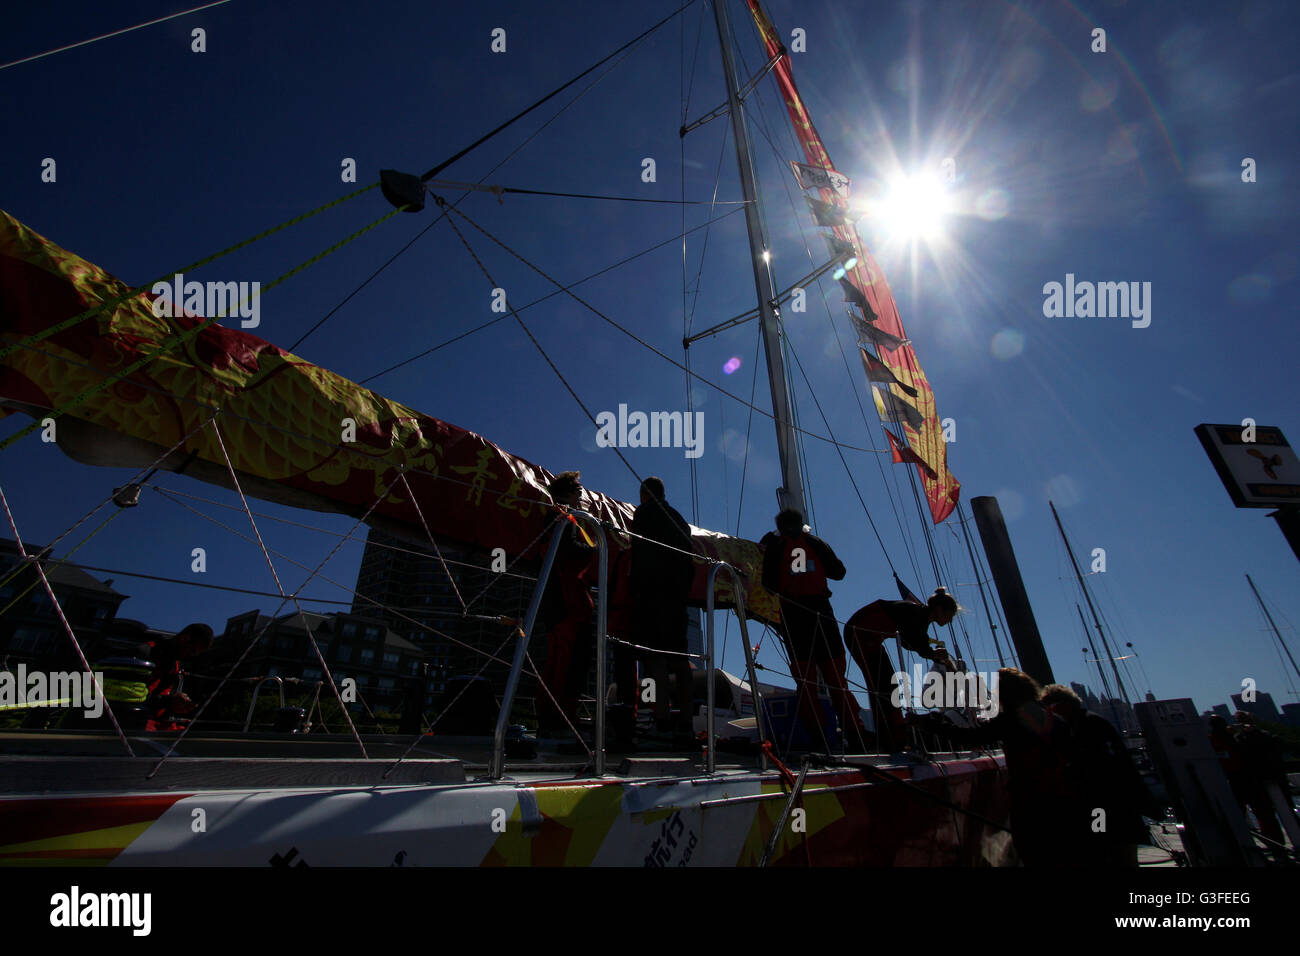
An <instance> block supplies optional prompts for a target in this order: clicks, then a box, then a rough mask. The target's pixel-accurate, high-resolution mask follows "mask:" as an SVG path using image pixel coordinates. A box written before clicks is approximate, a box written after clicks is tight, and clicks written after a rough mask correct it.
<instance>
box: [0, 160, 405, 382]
mask: <svg viewBox="0 0 1300 956" xmlns="http://www.w3.org/2000/svg"><path fill="white" fill-rule="evenodd" d="M378 185H379V184H378V183H371V184H370V185H369V186H365V187H363V188H361V189H358V190H357V191H356V192H353V193H349V194H348V195H346V196H343V197H341V198H339V199H335V200H334V201H333V202H327V203H326V204H325V205H323V206H320V207H319V208H317V209H313V210H312V211H311V212H305V213H303V214H302V215H301V216H295V217H294V218H293V219H288V220H286V221H285V222H282V223H280V225H278V226H272V227H271V228H270V229H268V230H266V231H265V232H261V233H258V234H257V235H256V236H253V237H252V238H251V239H245V240H244V241H243V242H237V243H235V244H234V245H233V246H230V247H229V248H227V249H222V250H221V251H220V252H218V253H214V254H213V255H210V256H208V257H207V258H206V259H200V260H199V261H198V262H191V263H190V264H189V265H187V266H181V267H180V268H179V269H176V270H174V271H172V272H165V273H163V274H162V275H160V276H159V277H158V278H157V279H154V280H153V281H152V282H146V283H145V284H144V285H142V286H137V287H136V288H134V289H132V290H130V291H129V292H127V293H125V294H123V295H120V296H118V297H117V298H116V299H109V300H108V301H107V302H101V303H99V305H97V306H94V307H93V308H90V309H87V310H86V311H85V312H82V313H81V314H80V315H74V316H73V317H72V318H70V319H65V320H64V321H62V322H59V323H58V324H57V325H52V326H50V327H49V328H48V329H43V330H42V331H40V332H37V333H35V334H33V335H29V336H28V337H27V338H25V339H22V340H20V341H18V342H14V343H13V344H12V345H6V346H5V347H4V348H0V359H3V358H5V357H6V356H8V355H9V354H10V353H11V352H13V351H14V350H15V349H18V348H21V347H22V346H24V345H31V344H32V343H34V342H42V341H44V340H45V339H48V338H49V337H50V336H52V335H58V334H59V333H60V332H63V331H65V330H66V329H70V328H72V327H73V326H74V325H79V324H80V323H82V322H84V321H86V319H89V318H91V317H92V316H95V315H98V314H99V313H100V312H103V311H104V310H105V309H109V308H114V307H116V306H119V305H121V304H122V303H123V302H125V301H127V300H128V299H133V298H135V297H136V296H137V295H139V294H140V293H142V292H144V291H146V290H150V289H152V288H153V287H154V286H155V285H156V284H157V283H159V282H164V281H166V280H167V279H168V278H169V277H171V276H174V275H176V274H177V273H185V272H190V271H192V270H194V269H198V268H199V267H201V266H205V265H207V264H208V263H209V262H215V261H216V260H217V259H220V258H221V257H222V256H224V255H229V254H230V253H232V252H235V251H236V250H238V249H243V248H244V247H245V246H251V245H252V244H253V243H255V242H258V241H260V240H262V239H265V238H266V237H267V236H271V235H274V234H275V233H277V232H279V231H280V230H282V229H288V228H289V227H290V226H293V225H296V224H297V223H300V222H302V221H303V220H304V219H310V218H311V217H312V216H315V215H317V214H318V213H322V212H324V211H325V210H326V209H330V208H332V207H334V206H338V205H340V204H341V203H345V202H347V201H348V200H350V199H355V198H356V197H358V196H360V195H361V194H362V193H364V192H367V191H369V190H371V189H374V188H375V187H376V186H378ZM177 305H179V303H177Z"/></svg>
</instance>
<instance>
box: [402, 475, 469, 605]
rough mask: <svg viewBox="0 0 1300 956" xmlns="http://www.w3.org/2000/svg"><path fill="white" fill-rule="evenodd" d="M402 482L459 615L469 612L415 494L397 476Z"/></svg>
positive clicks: (404, 479)
mask: <svg viewBox="0 0 1300 956" xmlns="http://www.w3.org/2000/svg"><path fill="white" fill-rule="evenodd" d="M398 477H399V478H401V480H402V486H403V487H404V488H406V493H407V494H408V495H410V496H411V504H412V505H413V506H414V507H415V513H416V515H418V516H419V518H420V524H421V525H423V526H424V533H425V534H426V535H428V536H429V543H430V544H431V545H433V550H434V553H435V554H437V556H438V561H439V562H440V563H441V564H442V570H443V573H445V574H446V575H447V580H448V581H450V582H451V592H452V593H453V594H455V595H456V600H457V601H459V602H460V610H461V613H462V614H464V613H465V612H466V611H468V610H469V605H468V604H466V603H465V599H464V598H463V597H461V596H460V588H458V587H456V579H455V578H454V577H452V574H451V569H450V568H448V567H447V562H446V561H443V559H442V550H441V549H440V548H439V547H438V542H437V541H434V540H433V532H432V531H430V530H429V523H428V522H427V521H425V520H424V511H422V510H421V508H420V502H418V501H417V500H416V499H415V492H414V491H412V490H411V485H410V483H409V482H408V481H407V480H406V475H399V476H398Z"/></svg>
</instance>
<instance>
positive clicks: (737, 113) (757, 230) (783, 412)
mask: <svg viewBox="0 0 1300 956" xmlns="http://www.w3.org/2000/svg"><path fill="white" fill-rule="evenodd" d="M713 16H714V20H715V21H716V22H717V25H718V42H719V44H720V45H721V47H722V71H723V75H724V76H725V77H726V83H727V104H728V106H729V110H728V112H729V113H730V114H731V131H732V138H733V139H734V140H735V143H736V163H737V165H738V166H739V167H740V189H741V195H742V197H743V198H744V200H745V228H746V229H747V230H748V232H749V253H750V256H749V258H750V265H751V267H752V268H753V270H754V289H755V291H756V292H757V294H758V311H759V325H760V327H761V328H762V331H763V352H764V354H765V355H766V356H767V378H768V384H769V385H770V386H771V389H772V415H773V417H774V418H775V420H776V446H777V453H778V454H779V455H780V458H781V480H782V481H783V482H784V487H783V488H780V489H778V490H777V500H778V501H779V503H780V506H781V507H782V508H797V509H798V510H799V511H800V512H801V513H802V514H803V515H804V517H805V519H806V518H807V516H808V509H807V507H806V506H805V503H804V492H803V474H802V472H801V470H800V468H799V454H798V448H797V447H796V445H795V431H794V420H793V418H792V417H791V411H792V404H793V403H792V402H791V401H790V386H789V383H788V382H787V381H786V376H785V361H784V358H783V357H782V354H781V329H780V326H779V324H778V318H779V315H778V313H777V309H776V304H775V303H776V301H777V292H776V286H775V284H774V283H773V281H772V271H771V268H770V266H769V260H770V258H771V256H770V254H769V253H768V250H767V243H766V242H765V240H764V238H763V224H762V221H761V220H760V218H759V213H758V197H757V193H756V190H755V189H754V164H753V158H752V156H751V155H750V149H749V134H748V132H747V130H746V128H745V114H744V112H743V110H742V109H741V104H740V96H739V94H738V93H737V90H738V88H739V84H738V81H737V78H736V61H735V57H734V55H733V52H732V49H731V23H730V20H729V19H728V17H727V4H726V0H713Z"/></svg>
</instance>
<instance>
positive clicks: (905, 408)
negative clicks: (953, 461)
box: [871, 385, 934, 471]
mask: <svg viewBox="0 0 1300 956" xmlns="http://www.w3.org/2000/svg"><path fill="white" fill-rule="evenodd" d="M871 393H872V394H873V395H874V396H875V397H876V411H878V412H879V413H880V420H881V421H882V422H891V423H895V422H896V423H900V424H902V423H906V426H907V427H909V428H911V429H912V430H913V431H916V430H918V429H919V428H920V427H921V426H922V425H923V424H925V418H924V416H922V415H921V413H920V411H919V410H917V408H916V407H915V406H913V405H909V404H908V403H907V402H905V401H903V400H902V399H901V398H899V397H898V396H897V395H895V394H894V393H893V392H887V391H885V390H884V389H883V388H876V387H875V386H874V385H873V386H871ZM930 470H931V471H933V470H934V469H933V468H931V469H930Z"/></svg>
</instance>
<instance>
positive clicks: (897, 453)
mask: <svg viewBox="0 0 1300 956" xmlns="http://www.w3.org/2000/svg"><path fill="white" fill-rule="evenodd" d="M881 430H882V431H883V432H884V433H885V435H886V437H888V439H889V450H890V451H892V452H893V453H894V456H893V457H894V464H900V465H901V464H902V463H903V462H909V463H911V464H913V465H916V467H917V468H918V469H920V471H921V475H922V477H925V478H929V479H931V480H933V479H934V469H933V468H931V467H930V466H929V465H927V464H926V463H925V462H924V461H922V460H921V458H920V456H918V455H917V453H916V452H914V451H912V449H910V448H904V447H903V445H902V443H901V442H900V441H899V440H898V439H897V438H895V437H894V433H893V432H891V431H890V430H889V429H888V428H883V429H881Z"/></svg>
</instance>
